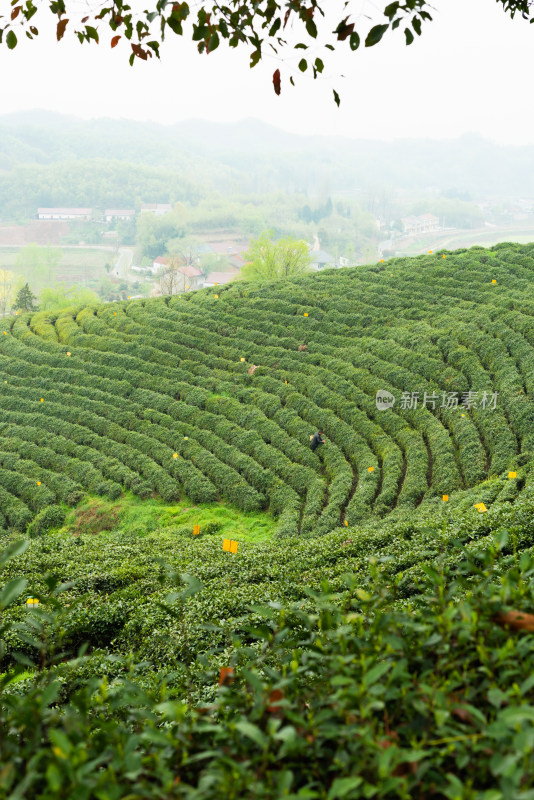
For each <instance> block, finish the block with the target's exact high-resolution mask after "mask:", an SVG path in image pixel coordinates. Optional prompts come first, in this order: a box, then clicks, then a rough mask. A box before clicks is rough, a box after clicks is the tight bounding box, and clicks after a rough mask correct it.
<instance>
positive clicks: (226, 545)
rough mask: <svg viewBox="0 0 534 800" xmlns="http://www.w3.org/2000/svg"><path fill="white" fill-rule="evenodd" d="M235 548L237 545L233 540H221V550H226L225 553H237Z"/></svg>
mask: <svg viewBox="0 0 534 800" xmlns="http://www.w3.org/2000/svg"><path fill="white" fill-rule="evenodd" d="M237 546H238V543H237V542H234V541H233V539H223V550H226V552H227V553H237Z"/></svg>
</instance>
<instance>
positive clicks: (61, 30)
mask: <svg viewBox="0 0 534 800" xmlns="http://www.w3.org/2000/svg"><path fill="white" fill-rule="evenodd" d="M68 22H69V21H68V19H61V20H60V21H59V22H58V24H57V31H56V36H57V40H58V42H59V41H60V40H61V39H63V35H64V33H65V28H66V27H67V24H68Z"/></svg>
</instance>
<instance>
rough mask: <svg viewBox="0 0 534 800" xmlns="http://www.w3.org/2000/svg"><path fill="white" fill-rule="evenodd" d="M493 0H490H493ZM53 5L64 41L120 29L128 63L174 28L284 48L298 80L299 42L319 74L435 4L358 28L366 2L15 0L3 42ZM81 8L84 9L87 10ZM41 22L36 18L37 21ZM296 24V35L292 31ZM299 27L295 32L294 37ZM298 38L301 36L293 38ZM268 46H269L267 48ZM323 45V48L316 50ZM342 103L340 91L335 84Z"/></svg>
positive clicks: (419, 26) (525, 7)
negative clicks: (331, 57)
mask: <svg viewBox="0 0 534 800" xmlns="http://www.w3.org/2000/svg"><path fill="white" fill-rule="evenodd" d="M490 1H491V2H493V0H487V2H488V3H489V2H490ZM497 2H498V3H501V5H502V7H503V10H504V11H505V12H506V13H508V14H510V16H512V17H514V16H515V15H516V14H517V15H519V16H521V17H522V18H524V19H526V20H529V21H530V22H533V21H534V18H531V9H532V0H497ZM46 9H48V11H49V12H51V13H52V14H53V15H54V16H55V17H56V18H57V22H56V38H57V40H58V41H60V40H61V39H63V38H64V36H65V35H67V34H69V33H70V34H73V35H75V36H76V37H77V38H78V40H79V41H80V43H82V44H83V43H85V42H88V43H90V42H94V43H95V44H99V43H100V42H101V41H103V40H104V38H105V37H104V33H111V34H114V35H113V36H111V39H110V46H111V47H112V48H114V47H116V46H117V45H118V44H119V43H120V42H122V43H123V44H125V45H126V46H127V51H128V54H129V60H130V63H131V64H133V63H134V62H135V61H136V60H141V61H147V60H148V59H149V58H152V57H153V56H156V57H158V58H159V56H160V47H161V44H162V42H163V41H164V40H165V39H166V38H167V37H169V36H172V35H175V36H187V37H188V38H191V39H192V41H194V42H195V43H196V45H197V49H198V51H199V53H205V54H209V53H212V52H213V51H214V50H217V49H218V48H219V46H220V45H221V44H222V43H226V44H227V45H228V46H229V47H232V48H236V47H238V46H245V47H249V48H250V67H254V66H256V64H258V63H259V62H260V61H261V60H262V59H263V58H264V57H265V55H266V52H267V53H268V54H269V55H273V54H274V55H275V56H278V57H279V58H280V59H281V60H283V61H284V63H285V68H286V69H287V73H288V76H289V81H290V83H291V84H292V85H295V82H294V79H293V75H292V74H291V72H294V73H295V74H299V73H301V72H304V71H305V69H306V68H303V67H304V65H306V67H307V61H306V60H305V59H301V58H299V59H298V61H297V60H295V66H294V67H293V66H292V65H291V64H290V63H289V56H291V55H292V54H293V55H294V56H297V53H296V51H297V50H299V49H304V50H306V49H308V48H309V47H310V46H313V48H314V59H315V60H314V62H313V63H314V66H313V68H312V69H311V70H310V71H309V72H308V74H312V75H313V78H314V79H316V78H317V77H318V75H320V74H323V70H324V67H325V66H327V65H328V62H327V60H326V61H325V59H326V58H327V54H328V51H330V52H331V51H334V50H339V49H340V48H346V47H348V48H349V50H351V51H356V50H358V49H359V47H360V43H361V41H362V40H363V42H364V45H365V47H374V46H376V45H377V44H379V43H380V42H381V41H382V40H383V38H384V36H385V35H386V34H387V33H390V32H392V31H395V30H397V29H400V30H402V31H403V33H404V36H405V41H406V44H407V45H410V44H412V43H413V42H414V41H415V39H416V37H418V36H420V35H421V33H422V30H423V23H425V22H430V21H432V18H433V17H432V14H433V12H434V9H433V6H432V4H431V2H430V1H429V0H404V2H402V0H394V2H390V3H388V5H386V6H385V7H384V9H383V12H382V19H377V20H375V24H373V25H372V27H371V28H370V30H367V31H360V32H359V31H357V30H356V25H357V24H358V25H359V24H360V21H361V20H360V16H361V15H360V10H361V9H360V4H359V3H356V2H355V1H354V0H345V2H344V3H343V4H342V9H343V12H342V13H341V14H340V19H339V20H337V21H335V22H334V25H333V27H332V22H331V21H327V20H326V12H327V10H328V13H329V20H330V17H331V14H332V11H331V8H330V6H329V5H327V3H326V0H255V2H254V3H243V2H242V0H226V2H223V3H219V2H215V1H214V0H205V2H201V5H200V6H199V7H197V8H196V9H195V11H193V10H192V8H191V7H190V6H189V4H188V3H187V2H186V0H183V2H179V1H176V0H175V1H174V2H173V0H153V3H152V5H151V6H149V7H148V8H147V9H145V10H144V11H142V12H135V11H134V10H133V9H132V7H131V6H130V5H129V4H128V2H127V0H108V2H105V0H104V2H103V3H101V4H99V6H98V7H97V8H96V9H95V10H94V11H92V12H90V13H89V14H87V15H86V16H80V13H79V11H78V7H77V6H76V5H75V4H74V0H12V2H11V10H10V11H9V13H8V14H5V13H4V14H1V15H0V44H3V45H5V46H6V47H7V48H8V49H10V50H13V49H14V48H15V47H16V46H17V44H18V43H19V41H20V36H21V35H24V34H25V35H26V36H27V37H28V38H29V39H34V38H35V37H36V36H38V35H39V27H38V24H39V25H41V16H39V12H42V11H44V10H46ZM83 13H86V12H85V11H84V12H83ZM37 23H38V24H37ZM289 32H291V42H290V41H288V34H289ZM295 34H296V35H297V36H296V39H295ZM293 41H296V43H293ZM266 48H267V51H266ZM318 49H324V50H325V51H326V52H325V54H324V55H323V54H322V53H321V55H317V50H318ZM273 87H274V90H275V92H276V93H277V94H280V91H281V74H280V68H279V67H278V68H277V69H275V71H274V74H273ZM334 97H335V100H336V102H337V103H338V104H339V95H338V94H337V92H335V91H334Z"/></svg>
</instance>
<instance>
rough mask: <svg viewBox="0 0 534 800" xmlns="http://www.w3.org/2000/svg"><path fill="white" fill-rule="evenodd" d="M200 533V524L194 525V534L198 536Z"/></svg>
mask: <svg viewBox="0 0 534 800" xmlns="http://www.w3.org/2000/svg"><path fill="white" fill-rule="evenodd" d="M199 533H200V525H193V536H198V534H199Z"/></svg>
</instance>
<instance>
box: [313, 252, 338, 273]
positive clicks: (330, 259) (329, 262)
mask: <svg viewBox="0 0 534 800" xmlns="http://www.w3.org/2000/svg"><path fill="white" fill-rule="evenodd" d="M310 256H311V259H312V260H311V264H310V269H315V270H319V269H328V268H330V269H331V268H332V267H336V266H337V264H336V259H335V258H334V256H331V255H330V253H327V252H326V250H311V251H310Z"/></svg>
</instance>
